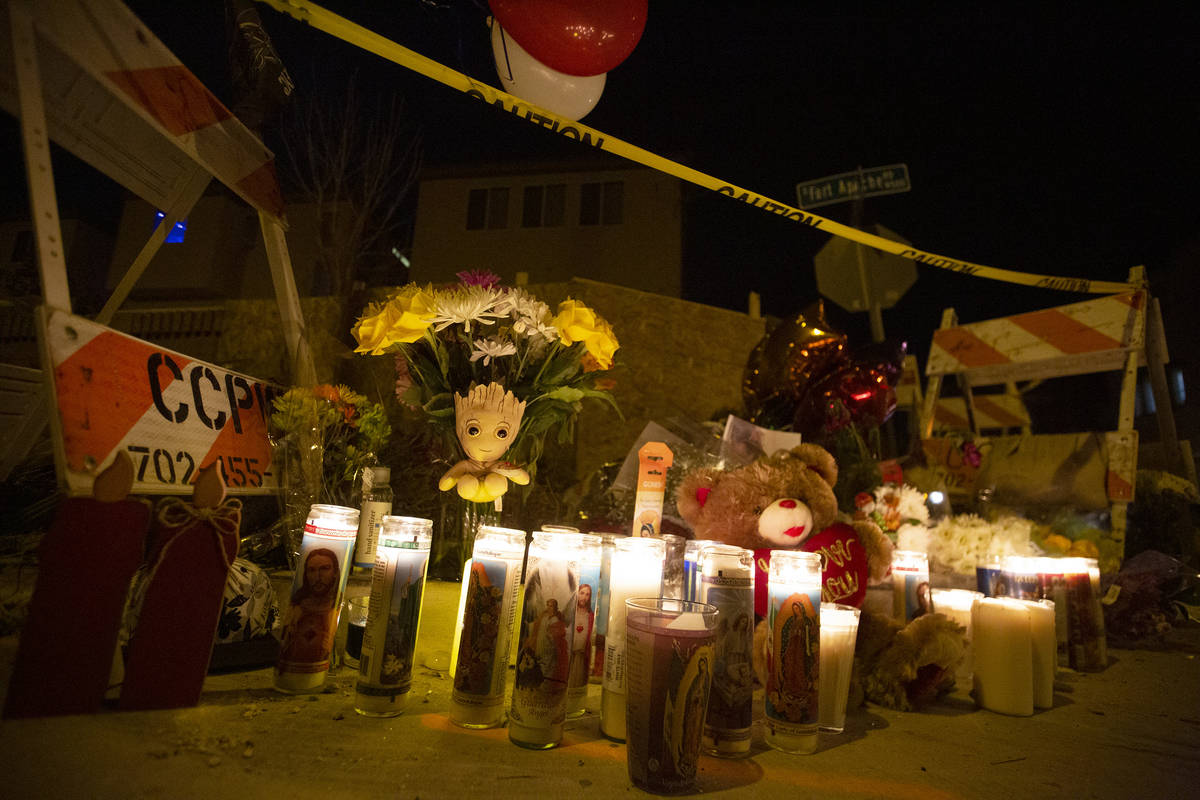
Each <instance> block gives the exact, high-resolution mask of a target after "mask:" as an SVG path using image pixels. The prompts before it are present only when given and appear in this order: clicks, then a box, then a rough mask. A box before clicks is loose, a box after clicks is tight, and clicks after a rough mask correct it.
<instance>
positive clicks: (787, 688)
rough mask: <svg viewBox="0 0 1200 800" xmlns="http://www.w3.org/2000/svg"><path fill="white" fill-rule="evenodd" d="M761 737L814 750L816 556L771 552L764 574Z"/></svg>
mask: <svg viewBox="0 0 1200 800" xmlns="http://www.w3.org/2000/svg"><path fill="white" fill-rule="evenodd" d="M768 575H769V577H768V585H767V595H768V607H767V628H768V633H767V637H768V645H767V690H766V721H767V730H766V741H767V744H769V745H770V746H771V747H774V748H775V749H777V750H782V751H784V752H786V753H813V752H816V749H817V727H818V724H819V722H820V716H819V714H820V711H819V708H818V701H817V698H818V678H819V675H820V653H821V615H820V613H821V556H820V555H819V554H817V553H805V552H802V551H800V550H772V551H771V563H770V572H769V573H768Z"/></svg>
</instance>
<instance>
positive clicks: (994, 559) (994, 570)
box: [975, 556, 1008, 597]
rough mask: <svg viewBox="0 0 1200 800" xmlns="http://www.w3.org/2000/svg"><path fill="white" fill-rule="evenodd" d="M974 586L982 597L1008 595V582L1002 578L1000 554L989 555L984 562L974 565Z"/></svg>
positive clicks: (1002, 565) (1002, 568)
mask: <svg viewBox="0 0 1200 800" xmlns="http://www.w3.org/2000/svg"><path fill="white" fill-rule="evenodd" d="M975 588H976V589H978V590H979V593H980V594H982V595H983V596H984V597H1007V596H1008V583H1007V582H1006V581H1005V579H1004V562H1003V560H1002V559H1001V558H1000V556H991V557H989V558H988V560H987V561H986V562H985V563H983V564H977V565H976V566H975Z"/></svg>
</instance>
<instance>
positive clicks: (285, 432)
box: [270, 384, 391, 560]
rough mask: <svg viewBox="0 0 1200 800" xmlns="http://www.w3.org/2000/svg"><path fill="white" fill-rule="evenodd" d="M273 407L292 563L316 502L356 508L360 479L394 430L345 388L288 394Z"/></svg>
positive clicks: (375, 406)
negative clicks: (309, 513) (355, 495)
mask: <svg viewBox="0 0 1200 800" xmlns="http://www.w3.org/2000/svg"><path fill="white" fill-rule="evenodd" d="M273 405H274V411H273V412H272V414H271V431H270V433H271V443H272V446H273V450H274V453H275V458H274V460H275V462H276V463H277V464H278V465H279V468H280V470H281V472H280V482H281V484H282V486H283V490H284V510H285V513H284V519H285V521H286V525H287V534H288V541H287V554H288V557H289V560H290V559H291V558H292V557H293V556H294V555H295V554H296V553H297V552H299V546H300V537H301V535H302V533H303V530H304V521H305V519H306V518H307V515H308V510H309V508H310V507H311V506H312V505H313V504H314V503H328V504H332V505H340V506H347V505H351V506H352V505H354V492H355V488H356V483H357V481H358V478H359V476H360V475H361V473H362V470H363V469H364V468H366V467H368V466H371V465H373V464H374V463H375V462H376V454H377V453H379V451H380V450H381V449H382V448H383V445H384V444H385V443H386V442H387V439H388V436H389V435H390V433H391V428H390V425H389V423H388V420H387V416H386V414H385V413H384V410H383V406H381V405H379V404H377V403H372V402H371V401H369V400H367V398H366V397H364V396H363V395H361V394H358V393H357V392H355V391H352V390H351V389H350V388H349V387H346V386H330V385H328V384H322V385H319V386H314V387H312V388H294V389H290V390H288V391H287V392H285V393H284V394H282V395H280V396H279V397H277V398H275V401H274V404H273Z"/></svg>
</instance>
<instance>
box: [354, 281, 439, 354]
mask: <svg viewBox="0 0 1200 800" xmlns="http://www.w3.org/2000/svg"><path fill="white" fill-rule="evenodd" d="M433 305H434V300H433V294H432V293H431V292H429V290H428V289H421V288H419V287H417V286H416V285H412V286H406V287H404V288H403V289H401V290H400V292H398V293H397V294H396V295H395V296H393V297H392V298H391V299H390V300H388V301H387V303H385V304H383V305H382V306H379V305H378V304H376V303H372V304H371V305H370V306H368V307H367V313H366V314H364V315H363V316H362V317H361V318H360V319H359V320H358V322H357V323H356V324H355V326H354V330H353V333H354V338H355V339H356V340H357V341H358V347H356V348H354V352H356V353H370V354H371V355H373V356H377V355H380V354H382V353H384V352H385V351H386V350H387V349H388V348H389V347H391V346H392V345H394V344H401V343H405V344H407V343H410V342H415V341H417V340H418V339H420V338H421V336H422V335H424V333H425V329H426V328H428V327H429V324H430V322H429V321H430V320H431V319H432V318H433Z"/></svg>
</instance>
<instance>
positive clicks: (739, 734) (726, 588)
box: [696, 544, 754, 758]
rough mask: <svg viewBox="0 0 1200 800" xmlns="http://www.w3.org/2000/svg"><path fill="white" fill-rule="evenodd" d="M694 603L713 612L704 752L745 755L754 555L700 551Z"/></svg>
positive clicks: (728, 549)
mask: <svg viewBox="0 0 1200 800" xmlns="http://www.w3.org/2000/svg"><path fill="white" fill-rule="evenodd" d="M697 573H698V574H699V575H700V585H699V589H698V590H697V593H696V594H697V596H696V599H697V600H698V601H699V602H701V603H705V604H707V605H710V606H713V607H714V608H716V609H717V611H718V617H717V635H716V644H715V646H716V658H715V662H716V663H715V665H714V668H713V675H712V694H711V695H710V696H709V699H708V713H707V714H706V715H705V717H704V739H703V744H704V749H705V750H706V751H707V752H709V753H712V754H713V755H718V756H724V757H727V758H740V757H742V756H747V755H749V754H750V726H751V722H752V720H751V714H752V710H753V702H754V665H753V656H752V654H753V652H754V552H753V551H751V550H746V549H745V548H742V547H734V546H733V545H727V544H709V545H706V546H704V547H703V548H701V549H700V555H699V566H698V568H697Z"/></svg>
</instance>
